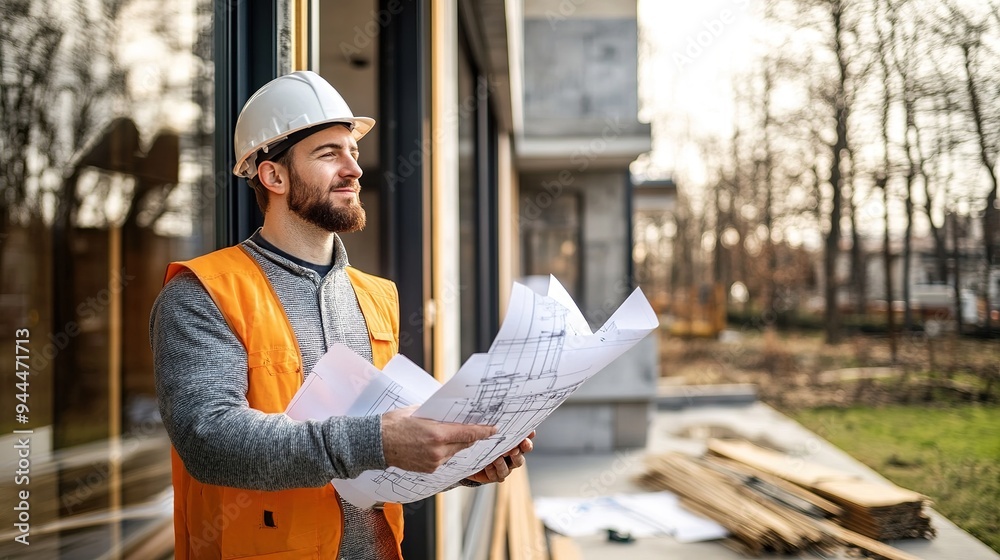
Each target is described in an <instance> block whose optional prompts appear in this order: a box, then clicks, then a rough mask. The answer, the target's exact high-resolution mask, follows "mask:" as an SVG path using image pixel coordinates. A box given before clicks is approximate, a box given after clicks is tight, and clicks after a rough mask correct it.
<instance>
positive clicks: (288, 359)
mask: <svg viewBox="0 0 1000 560" xmlns="http://www.w3.org/2000/svg"><path fill="white" fill-rule="evenodd" d="M247 368H248V369H249V370H250V373H251V374H254V373H257V374H262V373H264V374H267V375H284V374H290V373H301V371H302V370H301V367H300V366H299V352H298V350H296V349H295V348H273V349H269V350H262V351H260V352H251V353H250V354H248V355H247Z"/></svg>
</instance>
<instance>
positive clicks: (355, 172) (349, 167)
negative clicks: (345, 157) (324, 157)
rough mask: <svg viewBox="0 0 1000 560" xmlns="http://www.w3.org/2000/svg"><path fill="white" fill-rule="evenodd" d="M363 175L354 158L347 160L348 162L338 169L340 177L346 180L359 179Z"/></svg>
mask: <svg viewBox="0 0 1000 560" xmlns="http://www.w3.org/2000/svg"><path fill="white" fill-rule="evenodd" d="M363 174H364V171H362V170H361V166H360V165H359V164H358V160H356V159H354V158H349V161H348V162H347V163H346V164H344V166H343V167H341V168H340V176H341V177H345V178H348V179H359V178H361V175H363Z"/></svg>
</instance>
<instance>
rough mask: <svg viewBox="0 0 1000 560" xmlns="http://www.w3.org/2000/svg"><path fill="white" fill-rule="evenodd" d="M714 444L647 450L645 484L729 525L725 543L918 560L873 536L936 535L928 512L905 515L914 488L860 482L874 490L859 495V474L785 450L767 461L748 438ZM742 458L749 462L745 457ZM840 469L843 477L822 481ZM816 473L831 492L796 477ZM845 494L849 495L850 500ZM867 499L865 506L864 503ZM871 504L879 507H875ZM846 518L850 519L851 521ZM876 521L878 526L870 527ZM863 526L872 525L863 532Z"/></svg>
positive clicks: (755, 550) (759, 549)
mask: <svg viewBox="0 0 1000 560" xmlns="http://www.w3.org/2000/svg"><path fill="white" fill-rule="evenodd" d="M748 446H749V447H748ZM709 449H710V451H711V452H710V453H709V454H708V455H706V456H705V457H704V458H693V457H689V456H687V455H683V454H680V453H666V454H662V455H653V456H649V457H647V458H646V470H645V472H644V473H643V474H642V475H640V477H639V482H640V483H641V484H643V485H644V486H646V487H648V488H650V489H654V490H669V491H671V492H673V493H675V494H677V495H678V496H679V497H680V500H681V503H682V504H683V505H684V506H685V507H687V508H688V509H690V510H691V511H694V512H697V513H699V514H701V515H704V516H706V517H708V518H710V519H712V520H714V521H716V522H717V523H719V524H721V525H722V526H724V527H725V528H726V529H727V530H729V532H730V533H731V536H730V538H729V539H728V540H727V541H726V543H725V544H727V545H728V546H730V547H731V548H734V549H736V550H739V551H740V552H743V553H745V554H747V555H752V556H759V555H760V554H762V553H764V552H777V553H797V552H800V551H806V550H808V551H811V552H820V553H829V552H832V551H833V550H835V549H838V548H840V547H841V546H842V545H843V546H847V547H850V548H852V549H856V550H859V551H861V553H863V554H864V555H866V556H869V557H873V558H887V559H890V560H915V557H914V556H912V555H910V554H907V553H905V552H903V551H901V550H899V549H896V548H894V547H891V546H889V545H887V544H884V543H882V542H879V541H878V540H876V538H877V537H870V536H867V535H870V534H873V533H878V534H885V533H888V532H890V531H899V530H900V529H899V526H905V527H913V526H919V527H926V530H925V531H924V532H922V533H921V536H932V535H933V531H932V530H930V528H929V524H926V520H925V519H923V518H925V517H926V516H924V515H923V513H922V512H921V513H920V514H918V515H913V514H912V513H911V514H910V515H909V517H908V518H906V519H903V517H904V516H903V514H902V512H904V511H908V508H911V506H909V505H905V504H910V503H911V502H910V500H912V499H913V498H914V494H915V493H910V492H909V491H907V490H903V489H901V488H894V487H893V489H892V490H883V489H882V488H881V485H874V486H878V487H879V488H878V489H874V488H870V487H863V486H860V485H859V486H858V487H857V488H865V489H866V490H867V491H868V492H870V494H869V495H867V496H864V495H860V494H859V493H858V492H857V489H856V488H850V489H848V487H850V486H851V485H849V484H846V482H851V483H855V482H859V481H857V479H856V478H850V479H845V478H843V473H842V472H840V471H834V470H833V469H826V468H825V467H822V466H818V465H811V464H808V463H805V462H802V461H801V460H799V459H796V458H793V457H789V456H787V455H782V454H776V455H777V456H778V457H780V459H781V460H780V461H775V460H774V459H775V457H774V456H769V461H767V462H765V461H763V460H761V459H762V457H763V456H762V455H759V454H758V451H767V450H763V449H761V448H757V447H756V446H751V444H748V443H745V442H722V441H716V440H713V441H711V442H710V444H709ZM751 451H752V452H753V453H751ZM768 453H774V452H770V451H768ZM737 457H738V458H737ZM744 459H746V460H747V461H748V462H742V461H743V460H744ZM834 472H836V473H838V474H839V475H841V478H840V479H834V480H823V477H829V476H830V475H831V474H832V473H834ZM820 474H822V476H819V475H820ZM816 478H818V479H820V480H819V482H821V484H820V486H822V487H824V488H826V490H827V491H826V492H823V493H822V495H821V494H820V493H817V492H814V491H813V490H812V488H806V487H803V485H799V484H798V482H793V479H794V480H804V479H810V480H813V479H816ZM815 481H816V480H814V482H815ZM826 483H830V484H826ZM844 494H848V495H849V496H850V498H851V499H850V500H847V499H844ZM917 496H919V495H917ZM920 498H921V499H920V500H918V501H919V503H920V504H921V505H922V504H923V497H922V496H920ZM893 500H899V501H893ZM861 503H865V504H867V505H866V506H864V507H862V506H861V505H859V504H861ZM871 504H877V505H876V506H873V507H869V506H871ZM886 512H889V515H886ZM847 523H850V525H849V526H845V525H846V524H847ZM873 527H878V529H879V530H878V531H872V530H871V529H872V528H873ZM857 529H869V531H868V532H867V533H860V532H859V531H858V530H857Z"/></svg>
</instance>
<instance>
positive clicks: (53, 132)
mask: <svg viewBox="0 0 1000 560" xmlns="http://www.w3.org/2000/svg"><path fill="white" fill-rule="evenodd" d="M212 15H213V7H212V3H211V2H210V1H208V0H166V1H159V0H104V1H100V0H98V1H87V2H85V1H78V2H60V3H50V2H44V1H41V0H34V1H19V2H8V3H6V4H5V7H4V9H3V11H2V12H0V84H2V88H0V122H2V123H3V126H2V127H0V275H2V279H3V281H2V289H0V322H2V328H0V344H2V345H3V346H4V348H13V347H14V341H13V336H14V332H15V330H16V329H29V331H30V344H29V347H30V355H31V359H30V366H31V374H30V377H29V380H30V393H29V394H30V397H29V400H28V405H29V411H30V413H29V415H28V422H27V423H25V424H21V425H15V424H16V420H15V418H14V417H13V415H11V414H5V415H3V416H2V417H0V429H2V432H0V433H3V434H10V433H11V431H12V430H14V429H18V428H21V429H30V430H32V432H33V433H32V434H31V435H30V440H31V460H32V463H31V477H30V486H24V487H23V488H22V487H17V486H15V483H14V481H13V480H11V479H10V478H9V477H8V478H7V479H5V480H4V481H2V482H0V491H2V492H3V493H4V495H7V496H10V495H16V491H17V490H20V489H27V490H30V498H31V500H30V505H31V510H30V511H31V513H30V515H31V535H30V538H31V553H32V556H31V557H38V558H96V557H99V556H102V555H104V554H106V553H107V552H108V551H109V550H111V549H112V548H114V547H119V546H120V547H122V548H121V550H123V551H125V552H126V553H128V552H132V553H137V552H136V551H137V550H139V549H137V548H136V547H141V546H148V545H149V544H150V543H155V542H156V538H155V537H156V536H161V537H162V535H163V534H164V531H169V529H170V526H169V522H170V514H171V512H170V505H169V502H168V501H167V502H165V501H164V499H165V498H168V497H169V493H165V492H166V491H168V489H169V486H170V461H169V444H168V442H167V440H166V437H165V435H164V434H163V430H162V425H161V422H160V418H159V414H158V411H157V407H156V401H155V393H154V387H153V374H152V356H151V355H150V352H149V343H148V336H147V332H148V327H147V325H148V317H149V309H150V307H151V306H152V302H153V300H154V299H155V297H156V294H157V293H158V291H159V287H160V283H161V281H162V278H163V271H164V268H165V265H166V263H167V262H169V261H171V260H178V259H184V258H188V257H191V256H194V255H196V254H200V253H202V252H205V251H207V250H209V249H211V248H212V243H213V239H214V223H213V219H212V216H213V215H214V197H215V184H214V177H213V175H212V160H213V154H212V144H213V141H212V138H213V134H214V131H213V125H214V114H213V79H214V78H213V72H214V68H213V63H212V57H211V55H212ZM0 382H2V383H3V384H4V386H5V387H13V386H14V382H15V379H14V372H13V371H12V370H10V368H6V369H0ZM2 395H3V396H2V398H3V402H2V409H3V410H5V411H11V410H13V409H14V403H15V401H14V395H13V394H12V393H11V392H10V391H3V392H2ZM12 443H13V442H7V441H3V442H0V444H2V445H5V446H6V445H8V444H12ZM13 523H14V518H13V512H12V511H11V510H10V508H7V510H5V511H2V512H0V525H2V527H3V529H0V532H4V534H5V535H6V532H5V531H8V530H9V528H11V527H13ZM161 540H162V539H161ZM12 543H13V535H11V536H9V538H5V539H4V540H3V542H2V543H0V556H4V557H7V556H8V555H15V557H16V555H18V554H23V552H24V550H23V545H21V544H16V543H14V544H12ZM10 547H14V548H10ZM18 547H22V548H18ZM143 550H146V549H143ZM138 553H142V552H141V551H140V552H138ZM149 554H151V556H146V557H151V558H152V557H157V553H155V552H153V551H151V550H150V552H149Z"/></svg>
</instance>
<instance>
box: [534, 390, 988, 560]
mask: <svg viewBox="0 0 1000 560" xmlns="http://www.w3.org/2000/svg"><path fill="white" fill-rule="evenodd" d="M745 389H746V386H743V388H742V389H741V387H740V386H735V388H734V386H729V388H728V389H727V390H726V391H723V392H721V398H719V399H715V398H713V390H712V389H711V387H697V388H691V390H690V391H688V392H687V393H686V396H685V397H684V398H683V399H681V400H682V401H683V403H682V402H680V401H679V400H677V399H676V398H674V397H676V391H674V392H673V393H672V394H673V397H671V395H667V398H665V399H662V400H661V408H658V409H657V411H656V413H655V415H654V419H653V422H652V423H651V425H650V428H649V438H648V443H647V445H646V447H645V448H644V449H636V450H629V451H620V452H615V453H601V454H595V453H581V454H564V453H560V454H554V453H546V452H545V450H544V449H538V450H537V451H536V452H535V453H532V455H531V457H530V460H529V465H530V466H529V469H528V472H529V476H530V482H531V492H532V495H533V496H534V497H540V496H555V497H590V496H593V495H594V494H595V493H597V494H600V495H611V494H616V493H630V492H642V491H645V489H643V488H641V487H639V486H638V485H637V484H636V482H635V480H634V478H635V476H636V475H637V474H639V473H640V472H641V471H642V469H643V457H644V456H646V455H647V454H650V453H662V452H667V451H680V452H684V453H687V454H692V455H700V454H702V453H703V452H704V450H705V445H706V442H707V440H708V439H709V438H712V437H742V438H745V439H747V440H749V441H751V442H755V443H758V444H760V445H763V446H766V447H771V448H775V449H779V450H783V451H785V452H786V453H789V454H791V455H794V456H796V457H801V458H802V459H804V460H806V461H810V462H815V463H819V464H823V465H827V466H830V467H835V468H838V469H841V470H844V471H848V472H851V473H855V474H857V475H858V476H860V477H862V478H864V479H866V480H871V481H883V482H884V479H883V478H881V477H880V476H879V475H878V474H877V473H875V472H874V471H872V470H871V469H869V468H868V467H866V466H865V465H863V464H861V463H859V462H858V461H856V460H854V459H853V458H851V457H850V456H849V455H847V454H846V453H844V452H843V451H841V450H840V449H838V448H836V447H834V446H833V445H831V444H830V443H828V442H826V441H825V440H823V439H822V438H820V437H819V436H817V435H815V434H814V433H812V432H810V431H809V430H807V429H805V428H803V427H802V426H801V425H799V424H798V423H796V422H794V421H793V420H791V419H790V418H788V417H787V416H785V415H783V414H781V413H780V412H778V411H777V410H775V409H774V408H772V407H771V406H769V405H767V404H765V403H762V402H759V401H756V400H755V399H754V397H753V394H752V392H750V391H747V390H745ZM719 401H721V402H722V403H724V404H715V403H716V402H719ZM543 428H544V425H543ZM931 517H932V520H933V521H932V522H933V526H934V527H935V528H936V529H937V537H936V538H935V539H933V540H923V539H905V540H898V541H894V542H891V543H890V544H892V545H893V546H895V547H897V548H899V549H900V550H903V551H905V552H907V553H909V554H912V555H915V556H917V557H919V558H923V559H925V560H980V559H982V560H986V559H997V558H1000V555H998V554H997V553H995V552H993V551H992V550H991V549H990V548H989V547H987V546H986V545H984V544H983V543H981V542H980V541H978V540H976V539H975V538H974V537H972V536H971V535H969V534H968V533H966V532H964V531H962V530H961V529H959V528H958V527H956V526H955V525H954V524H953V523H951V522H950V521H948V520H947V519H945V518H943V517H942V516H940V515H938V514H937V513H935V512H933V511H931ZM574 541H575V542H576V544H578V545H579V548H580V550H581V555H582V558H585V559H591V558H592V559H597V558H601V559H604V558H615V557H617V558H629V559H630V560H644V559H647V558H648V559H654V558H655V559H662V558H670V559H672V560H696V559H697V560H724V559H737V558H744V557H743V556H742V555H740V554H739V553H737V552H735V551H732V550H730V549H728V548H726V547H725V546H724V545H723V544H721V543H720V542H719V541H710V542H701V543H689V544H682V543H679V542H677V541H676V540H674V539H673V538H671V537H652V538H643V539H635V540H634V541H633V542H630V543H620V542H613V541H611V540H609V539H608V538H607V535H596V536H588V537H577V538H575V539H574ZM765 557H766V556H765ZM772 557H774V558H779V557H781V558H787V557H788V556H779V555H773V556H772ZM805 557H808V556H805ZM841 557H843V558H848V557H850V556H848V555H846V554H845V555H842V556H841Z"/></svg>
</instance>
